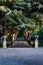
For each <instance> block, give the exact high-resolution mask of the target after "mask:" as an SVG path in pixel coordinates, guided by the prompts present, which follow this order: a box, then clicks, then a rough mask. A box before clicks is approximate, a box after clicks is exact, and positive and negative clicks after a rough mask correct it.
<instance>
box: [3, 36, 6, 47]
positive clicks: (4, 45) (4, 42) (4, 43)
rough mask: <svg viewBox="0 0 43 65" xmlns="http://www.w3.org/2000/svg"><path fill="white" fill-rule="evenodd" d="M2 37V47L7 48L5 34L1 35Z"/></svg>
mask: <svg viewBox="0 0 43 65" xmlns="http://www.w3.org/2000/svg"><path fill="white" fill-rule="evenodd" d="M3 38H4V40H3V48H7V46H6V43H7V40H6V38H7V36H3Z"/></svg>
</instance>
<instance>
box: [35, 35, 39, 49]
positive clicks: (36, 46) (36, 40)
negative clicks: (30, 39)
mask: <svg viewBox="0 0 43 65" xmlns="http://www.w3.org/2000/svg"><path fill="white" fill-rule="evenodd" d="M35 37H36V39H35V48H38V35H36V36H35Z"/></svg>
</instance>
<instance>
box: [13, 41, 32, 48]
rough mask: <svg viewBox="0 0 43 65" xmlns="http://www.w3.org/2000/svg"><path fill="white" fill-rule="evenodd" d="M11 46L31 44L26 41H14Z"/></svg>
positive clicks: (27, 45)
mask: <svg viewBox="0 0 43 65" xmlns="http://www.w3.org/2000/svg"><path fill="white" fill-rule="evenodd" d="M13 47H19V48H21V47H22V48H23V47H25V48H26V47H31V46H30V45H29V44H28V42H27V41H15V42H14V45H13Z"/></svg>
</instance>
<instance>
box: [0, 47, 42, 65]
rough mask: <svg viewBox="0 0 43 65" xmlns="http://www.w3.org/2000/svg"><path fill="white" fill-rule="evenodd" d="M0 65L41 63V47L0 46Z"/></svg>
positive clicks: (32, 64) (37, 64) (34, 64)
mask: <svg viewBox="0 0 43 65" xmlns="http://www.w3.org/2000/svg"><path fill="white" fill-rule="evenodd" d="M0 65H43V48H38V49H35V48H8V49H1V48H0Z"/></svg>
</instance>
